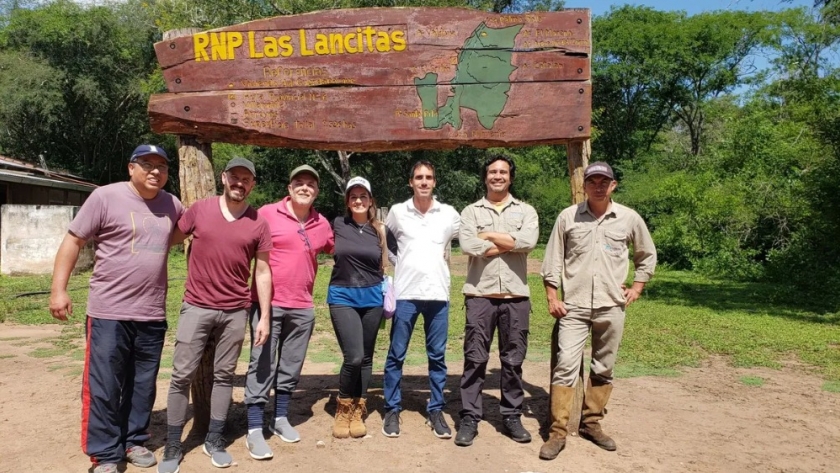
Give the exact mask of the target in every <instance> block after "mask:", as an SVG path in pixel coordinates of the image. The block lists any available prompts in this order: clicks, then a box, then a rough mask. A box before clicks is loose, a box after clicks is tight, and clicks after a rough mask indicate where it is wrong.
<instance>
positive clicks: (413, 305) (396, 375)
mask: <svg viewBox="0 0 840 473" xmlns="http://www.w3.org/2000/svg"><path fill="white" fill-rule="evenodd" d="M420 314H423V329H424V331H425V332H426V354H427V355H428V357H429V390H430V392H431V397H430V399H429V405H428V406H427V407H426V410H427V411H428V412H434V411H439V410H442V409H443V408H444V406H446V402H445V401H444V400H443V387H444V385H445V384H446V338H447V332H448V331H449V301H418V300H398V301H397V310H396V312H395V313H394V318H393V319H392V321H391V346H390V348H388V358H386V360H385V374H384V376H383V390H384V392H385V410H386V411H392V410H397V411H399V410H401V406H400V404H401V402H402V393H401V391H400V381H401V380H402V369H403V363H404V362H405V356H406V353H407V352H408V342H409V341H411V334H412V333H413V332H414V325H415V324H416V323H417V316H419V315H420Z"/></svg>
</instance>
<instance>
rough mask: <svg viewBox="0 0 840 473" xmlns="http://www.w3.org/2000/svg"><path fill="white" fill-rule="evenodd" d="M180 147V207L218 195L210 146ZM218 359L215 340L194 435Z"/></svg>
mask: <svg viewBox="0 0 840 473" xmlns="http://www.w3.org/2000/svg"><path fill="white" fill-rule="evenodd" d="M199 31H200V30H199V29H198V28H182V29H178V30H170V31H167V32H165V33H164V34H163V39H164V40H168V39H173V38H177V37H179V36H189V35H192V34H195V33H197V32H199ZM175 143H176V145H177V146H178V165H179V172H178V177H179V178H180V181H181V182H180V184H181V203H182V204H183V205H184V208H187V207H189V206H190V205H192V204H193V203H195V202H196V201H197V200H201V199H204V198H205V197H211V196H213V195H216V175H215V172H214V171H213V163H212V161H211V158H212V156H213V153H212V148H211V143H206V142H199V141H198V140H196V139H195V137H192V136H183V135H179V136H177V137H176V140H175ZM189 248H190V241H189V240H187V241H185V242H184V253H185V254H186V255H187V264H188V265H189V254H190V253H189ZM215 355H216V340H215V339H214V338H213V337H210V339H209V340H208V341H207V346H206V347H205V348H204V354H203V355H202V357H201V364H199V366H198V371H196V374H195V378H194V380H193V383H192V386H191V388H190V391H191V393H192V400H193V427H192V433H205V432H207V430H208V428H209V426H210V393H211V391H212V390H213V359H214V358H215Z"/></svg>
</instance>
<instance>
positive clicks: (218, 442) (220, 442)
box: [202, 434, 233, 468]
mask: <svg viewBox="0 0 840 473" xmlns="http://www.w3.org/2000/svg"><path fill="white" fill-rule="evenodd" d="M226 445H227V442H226V441H225V439H224V437H222V436H221V435H219V434H216V435H213V434H207V438H206V439H205V440H204V446H203V447H202V450H204V454H205V455H207V456H208V457H210V463H212V464H213V466H215V467H216V468H227V467H229V466H231V465H232V464H233V457H232V456H230V453H228V452H227V450H225V446H226Z"/></svg>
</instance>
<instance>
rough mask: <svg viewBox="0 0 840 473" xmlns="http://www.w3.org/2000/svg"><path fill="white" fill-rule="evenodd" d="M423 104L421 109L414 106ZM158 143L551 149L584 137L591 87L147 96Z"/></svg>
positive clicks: (574, 84)
mask: <svg viewBox="0 0 840 473" xmlns="http://www.w3.org/2000/svg"><path fill="white" fill-rule="evenodd" d="M421 97H422V100H421ZM149 116H150V117H151V123H152V130H154V131H155V132H156V133H174V134H181V135H193V136H196V137H197V138H199V139H204V140H207V141H223V142H228V143H242V144H253V145H261V146H276V147H286V148H315V149H330V150H352V151H382V150H398V149H421V148H423V149H445V148H455V147H458V146H472V147H478V148H484V147H497V146H525V145H534V144H558V143H565V142H567V141H569V140H575V141H580V140H584V139H586V138H588V137H589V134H590V121H591V85H590V84H589V83H588V82H520V83H513V84H506V83H498V84H492V83H490V84H465V85H457V86H450V85H437V84H436V83H434V82H430V85H422V84H421V85H418V86H417V87H368V88H362V87H347V88H345V87H331V88H317V87H309V88H307V87H303V88H297V89H293V90H288V89H272V90H263V91H244V90H233V91H229V92H201V93H187V94H158V95H153V96H152V98H151V100H150V102H149Z"/></svg>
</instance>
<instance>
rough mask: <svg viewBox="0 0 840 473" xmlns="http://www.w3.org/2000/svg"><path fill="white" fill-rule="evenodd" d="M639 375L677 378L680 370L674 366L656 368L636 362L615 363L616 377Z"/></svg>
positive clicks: (636, 376) (634, 376)
mask: <svg viewBox="0 0 840 473" xmlns="http://www.w3.org/2000/svg"><path fill="white" fill-rule="evenodd" d="M641 376H660V377H664V378H677V377H679V376H682V372H680V370H678V369H675V368H657V367H654V366H649V365H640V364H636V363H618V364H617V365H615V377H616V378H638V377H641Z"/></svg>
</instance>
